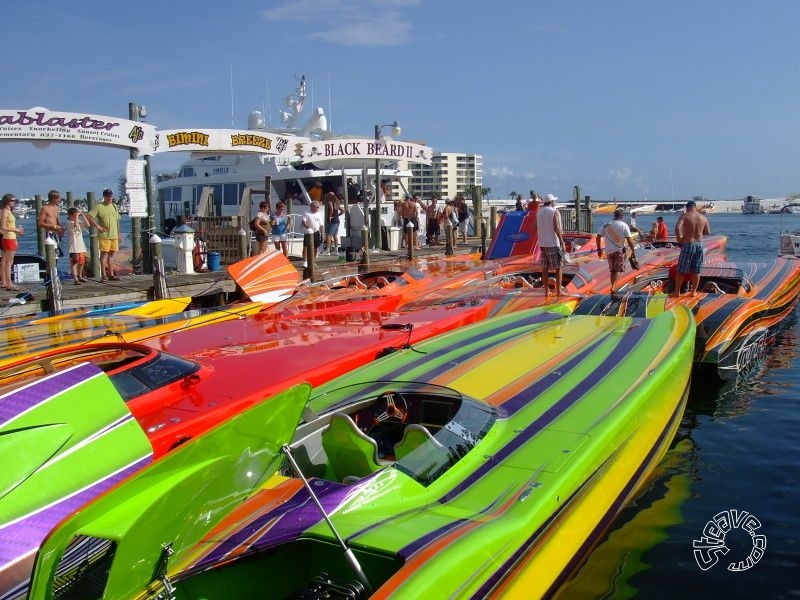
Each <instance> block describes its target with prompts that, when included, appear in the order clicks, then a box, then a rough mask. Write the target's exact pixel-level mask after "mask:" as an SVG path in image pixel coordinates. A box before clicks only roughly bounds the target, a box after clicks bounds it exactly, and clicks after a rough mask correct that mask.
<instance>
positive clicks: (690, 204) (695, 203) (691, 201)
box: [686, 200, 697, 208]
mask: <svg viewBox="0 0 800 600" xmlns="http://www.w3.org/2000/svg"><path fill="white" fill-rule="evenodd" d="M690 206H697V202H695V201H694V200H689V201H688V202H687V203H686V207H687V208H688V207H690Z"/></svg>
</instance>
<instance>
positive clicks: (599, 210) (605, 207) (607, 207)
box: [592, 203, 617, 215]
mask: <svg viewBox="0 0 800 600" xmlns="http://www.w3.org/2000/svg"><path fill="white" fill-rule="evenodd" d="M616 208H617V204H616V203H613V204H600V205H598V206H595V207H594V208H593V209H592V212H593V213H594V214H596V215H610V214H611V213H613V212H614V211H615V210H616Z"/></svg>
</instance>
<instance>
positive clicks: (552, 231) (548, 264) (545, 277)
mask: <svg viewBox="0 0 800 600" xmlns="http://www.w3.org/2000/svg"><path fill="white" fill-rule="evenodd" d="M553 203H554V199H553V197H552V196H551V195H550V194H548V195H547V197H546V198H545V200H544V206H542V207H541V208H540V209H539V210H538V211H536V231H537V235H538V240H539V250H540V251H541V259H540V260H541V262H542V283H543V285H544V296H545V298H547V297H548V296H549V295H550V286H549V279H550V271H555V273H556V285H555V288H556V289H555V291H556V296H560V295H561V277H562V268H561V264H562V263H561V261H562V259H563V257H564V255H563V251H562V248H563V247H564V235H563V234H562V232H561V214H560V213H559V212H558V210H556V208H555V207H554V206H553Z"/></svg>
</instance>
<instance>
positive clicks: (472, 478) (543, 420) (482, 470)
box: [439, 321, 650, 502]
mask: <svg viewBox="0 0 800 600" xmlns="http://www.w3.org/2000/svg"><path fill="white" fill-rule="evenodd" d="M641 323H642V325H641V326H638V327H630V328H629V329H628V330H627V331H626V332H625V334H624V335H623V336H622V337H621V338H620V340H619V342H618V343H617V345H616V346H615V348H614V349H613V350H612V352H611V353H610V354H609V355H608V356H607V357H606V358H605V359H604V360H603V362H602V363H600V364H599V365H598V366H597V368H596V369H594V370H592V372H591V373H590V374H589V376H588V377H586V378H585V379H583V380H581V381H580V382H578V384H577V385H576V386H575V387H573V388H572V389H570V390H569V391H568V392H567V394H566V395H564V396H563V397H562V398H561V399H560V400H558V401H557V402H556V403H555V404H553V406H551V407H550V408H549V409H547V411H545V412H544V414H542V415H541V416H540V417H539V418H537V419H536V420H534V421H533V422H532V423H531V424H530V425H528V426H527V427H526V428H525V429H523V430H521V431H520V432H519V433H518V434H517V435H516V436H515V437H514V438H513V439H512V440H511V441H510V442H509V443H508V444H506V445H505V446H503V447H502V448H501V449H500V450H499V451H498V452H497V453H496V454H495V455H494V456H493V457H492V460H490V461H486V462H485V463H484V464H483V465H481V466H480V467H478V468H477V469H475V471H473V472H472V473H470V474H469V475H468V476H467V477H466V478H464V480H463V481H462V482H461V483H459V484H458V485H457V486H455V487H454V488H453V489H452V490H450V491H449V492H448V493H447V494H445V495H444V496H443V497H442V498H440V500H439V501H440V502H450V501H451V500H452V499H453V498H455V497H456V496H458V495H459V494H460V493H461V492H463V491H464V490H467V489H469V488H470V487H471V486H473V485H475V483H476V482H477V481H478V480H479V479H480V478H481V477H483V476H484V475H485V474H486V473H488V472H489V471H490V470H491V469H493V468H494V466H495V465H498V464H500V463H501V462H502V461H503V460H505V459H506V458H508V457H509V456H510V455H511V454H513V453H514V452H516V451H517V449H518V448H520V447H521V446H522V445H523V444H525V443H526V442H527V441H528V440H529V439H530V438H531V436H533V435H536V433H538V432H539V431H541V430H542V429H544V428H545V427H547V426H548V425H550V424H551V423H552V422H553V421H555V420H556V419H557V418H558V417H559V416H561V415H562V414H563V413H564V412H566V411H567V410H568V409H569V408H570V407H571V406H572V405H573V404H575V403H576V402H577V401H578V400H580V399H581V398H582V397H583V396H584V395H585V394H586V393H587V392H588V391H589V390H591V389H592V388H593V387H594V386H595V385H597V382H598V381H600V380H601V379H603V378H604V377H605V376H606V374H607V373H608V372H609V371H611V370H613V369H614V367H616V365H617V364H619V362H620V361H621V360H622V359H623V358H624V357H625V356H626V355H628V354H629V353H630V352H631V351H632V350H633V349H634V348H635V347H636V345H637V344H638V343H639V342H640V341H641V339H642V337H644V335H645V333H646V332H647V330H648V329H649V328H650V325H649V323H650V322H649V321H642V322H641ZM645 323H646V325H645ZM615 333H616V332H615ZM559 372H560V373H561V376H562V377H563V373H564V372H563V370H562V371H559ZM536 385H537V383H534V384H532V385H531V386H530V387H529V388H527V390H531V389H535V388H536ZM527 390H523V391H522V392H520V394H522V395H527V396H528V402H531V401H532V396H531V395H530V393H528V392H527Z"/></svg>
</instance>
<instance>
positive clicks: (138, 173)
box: [125, 158, 144, 189]
mask: <svg viewBox="0 0 800 600" xmlns="http://www.w3.org/2000/svg"><path fill="white" fill-rule="evenodd" d="M125 187H126V188H127V189H131V188H144V160H141V159H138V158H132V159H130V160H129V161H128V162H127V163H126V164H125Z"/></svg>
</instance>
